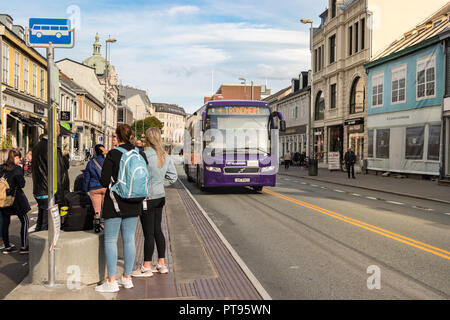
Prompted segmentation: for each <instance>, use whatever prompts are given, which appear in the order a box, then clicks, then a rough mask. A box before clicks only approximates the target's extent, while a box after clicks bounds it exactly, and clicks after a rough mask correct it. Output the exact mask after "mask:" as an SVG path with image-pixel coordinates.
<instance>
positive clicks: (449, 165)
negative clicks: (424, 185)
mask: <svg viewBox="0 0 450 320" xmlns="http://www.w3.org/2000/svg"><path fill="white" fill-rule="evenodd" d="M440 39H441V41H442V42H443V44H444V48H445V49H444V50H445V52H444V55H445V77H444V83H445V85H444V99H443V103H442V139H443V140H442V147H441V155H442V156H441V179H442V181H446V182H447V184H448V183H449V182H450V29H447V30H446V31H444V32H443V33H442V34H441V35H440Z"/></svg>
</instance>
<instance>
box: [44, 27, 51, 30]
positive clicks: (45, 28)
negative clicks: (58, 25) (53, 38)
mask: <svg viewBox="0 0 450 320" xmlns="http://www.w3.org/2000/svg"><path fill="white" fill-rule="evenodd" d="M42 30H50V27H49V26H42Z"/></svg>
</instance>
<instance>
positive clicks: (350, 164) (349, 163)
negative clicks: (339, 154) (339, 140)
mask: <svg viewBox="0 0 450 320" xmlns="http://www.w3.org/2000/svg"><path fill="white" fill-rule="evenodd" d="M344 161H345V167H346V168H347V175H348V178H349V179H350V170H351V171H352V178H353V179H356V178H355V162H356V155H355V153H354V152H353V151H352V148H351V147H350V148H348V151H347V152H346V153H345V155H344Z"/></svg>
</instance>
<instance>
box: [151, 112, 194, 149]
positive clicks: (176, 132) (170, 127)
mask: <svg viewBox="0 0 450 320" xmlns="http://www.w3.org/2000/svg"><path fill="white" fill-rule="evenodd" d="M153 106H154V108H155V117H156V118H158V119H159V121H161V122H162V123H163V125H164V127H163V128H162V130H161V134H162V140H163V143H164V144H166V145H168V146H169V145H170V146H179V145H182V144H183V139H184V128H185V123H186V112H185V111H184V109H183V108H181V107H179V106H177V105H174V104H167V103H153Z"/></svg>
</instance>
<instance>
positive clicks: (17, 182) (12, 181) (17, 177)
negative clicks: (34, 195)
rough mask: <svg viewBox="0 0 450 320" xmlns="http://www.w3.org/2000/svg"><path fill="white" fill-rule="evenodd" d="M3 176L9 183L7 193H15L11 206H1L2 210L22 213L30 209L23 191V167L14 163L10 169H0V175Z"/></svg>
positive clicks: (11, 213)
mask: <svg viewBox="0 0 450 320" xmlns="http://www.w3.org/2000/svg"><path fill="white" fill-rule="evenodd" d="M3 175H4V176H5V178H6V180H7V181H8V184H9V188H10V189H9V190H10V191H9V192H8V191H7V192H8V195H13V194H15V198H14V203H13V205H12V206H11V207H7V208H2V209H1V210H2V212H3V213H5V214H9V215H24V214H26V213H27V212H28V211H30V210H31V208H30V205H29V203H28V199H27V197H26V196H25V193H24V192H23V190H22V189H23V188H24V187H25V178H24V176H23V169H22V168H21V167H19V166H16V165H14V167H12V168H11V169H10V170H3V169H2V170H1V173H0V176H3Z"/></svg>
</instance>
